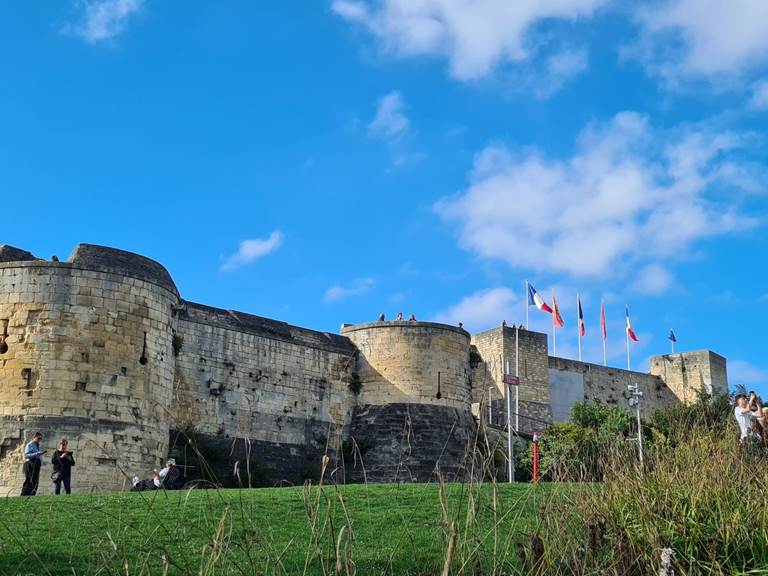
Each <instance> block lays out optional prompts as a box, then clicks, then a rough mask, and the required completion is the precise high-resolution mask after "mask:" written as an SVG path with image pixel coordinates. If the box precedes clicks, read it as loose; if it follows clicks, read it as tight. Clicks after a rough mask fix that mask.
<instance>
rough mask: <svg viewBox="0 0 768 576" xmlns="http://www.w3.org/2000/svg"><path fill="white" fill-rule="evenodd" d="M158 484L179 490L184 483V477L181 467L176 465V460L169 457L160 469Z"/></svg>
mask: <svg viewBox="0 0 768 576" xmlns="http://www.w3.org/2000/svg"><path fill="white" fill-rule="evenodd" d="M158 475H159V476H160V484H161V486H162V487H163V488H165V489H166V490H181V487H182V486H183V485H184V477H183V475H182V473H181V469H179V467H178V466H176V460H174V459H173V458H169V459H168V462H167V463H166V464H165V468H163V469H162V470H160V472H159V474H158Z"/></svg>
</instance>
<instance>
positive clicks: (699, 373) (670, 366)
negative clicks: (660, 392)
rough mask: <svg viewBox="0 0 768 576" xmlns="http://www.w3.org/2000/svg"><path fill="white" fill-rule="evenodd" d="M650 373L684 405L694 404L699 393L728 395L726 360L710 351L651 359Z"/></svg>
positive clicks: (666, 355)
mask: <svg viewBox="0 0 768 576" xmlns="http://www.w3.org/2000/svg"><path fill="white" fill-rule="evenodd" d="M651 373H652V374H656V375H657V376H659V377H660V378H661V379H663V380H664V382H665V383H666V385H667V386H669V388H670V389H671V390H672V391H673V392H674V394H675V396H677V397H678V398H679V399H680V400H681V401H682V402H685V403H690V402H694V401H695V400H696V399H697V398H698V396H699V393H700V392H703V393H705V394H709V395H718V394H726V393H727V392H728V372H727V370H726V365H725V358H723V357H722V356H720V355H719V354H715V353H714V352H711V351H710V350H699V351H696V352H685V353H678V354H664V355H662V356H654V357H652V358H651Z"/></svg>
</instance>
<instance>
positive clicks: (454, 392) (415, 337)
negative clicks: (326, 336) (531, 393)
mask: <svg viewBox="0 0 768 576" xmlns="http://www.w3.org/2000/svg"><path fill="white" fill-rule="evenodd" d="M342 334H343V335H344V336H347V337H348V338H349V339H350V340H351V341H352V343H354V344H355V346H356V348H357V349H358V350H359V352H360V353H359V357H358V363H357V373H358V376H359V380H360V387H361V392H360V396H359V398H358V403H357V406H356V409H355V413H354V415H353V419H352V430H351V436H352V438H353V439H354V441H355V442H356V443H357V444H358V445H359V446H360V447H361V449H360V456H361V457H362V466H358V467H357V468H355V469H354V471H353V476H352V477H353V478H354V479H356V480H368V481H372V482H392V481H416V482H424V481H428V480H430V479H431V478H433V477H434V472H435V469H436V467H438V468H439V469H440V471H441V472H442V473H443V474H444V476H445V477H446V478H448V479H451V480H455V479H459V478H462V477H464V473H465V467H464V462H465V457H466V455H467V450H466V449H467V446H468V444H469V443H470V441H471V439H472V433H473V431H474V420H473V418H472V416H471V408H470V404H471V377H470V366H469V341H470V336H469V334H468V333H467V332H465V331H464V330H462V329H461V328H456V327H453V326H447V325H445V324H436V323H432V322H416V321H395V322H374V323H370V324H359V325H355V326H345V327H342Z"/></svg>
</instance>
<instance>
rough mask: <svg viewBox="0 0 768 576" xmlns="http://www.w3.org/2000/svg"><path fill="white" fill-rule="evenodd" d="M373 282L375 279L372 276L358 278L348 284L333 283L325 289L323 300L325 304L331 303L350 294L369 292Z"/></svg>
mask: <svg viewBox="0 0 768 576" xmlns="http://www.w3.org/2000/svg"><path fill="white" fill-rule="evenodd" d="M375 284H376V281H375V280H374V279H373V278H358V279H357V280H355V281H354V282H352V284H351V285H349V286H342V285H340V284H335V285H333V286H331V287H330V288H328V290H326V291H325V295H324V296H323V300H324V301H325V303H326V304H331V303H332V302H338V301H339V300H343V299H345V298H350V297H352V296H361V295H363V294H366V293H367V292H370V291H371V289H372V288H373V287H374V285H375Z"/></svg>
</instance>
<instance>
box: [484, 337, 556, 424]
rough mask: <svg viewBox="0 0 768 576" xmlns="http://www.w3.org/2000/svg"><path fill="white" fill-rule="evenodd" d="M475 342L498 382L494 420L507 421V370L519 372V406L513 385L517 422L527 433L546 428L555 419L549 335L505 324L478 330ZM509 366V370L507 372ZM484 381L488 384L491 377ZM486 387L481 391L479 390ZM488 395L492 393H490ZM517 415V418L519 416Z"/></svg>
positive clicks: (513, 412) (496, 382) (513, 420)
mask: <svg viewBox="0 0 768 576" xmlns="http://www.w3.org/2000/svg"><path fill="white" fill-rule="evenodd" d="M472 344H473V345H474V346H475V347H476V348H477V350H478V352H479V353H480V355H481V356H482V358H483V361H484V364H486V367H485V368H484V370H485V372H486V374H487V375H490V378H491V380H492V381H493V382H494V383H495V385H496V387H497V390H498V397H494V398H492V411H491V412H492V414H494V424H497V425H505V424H506V390H507V388H508V387H507V386H505V385H504V384H503V375H504V374H505V373H508V374H511V375H514V374H515V373H517V374H518V375H519V378H520V384H519V387H518V390H517V409H515V396H514V394H515V390H514V389H512V394H513V396H512V399H511V405H512V422H513V426H515V425H516V426H517V429H518V430H519V431H520V432H522V433H525V434H531V433H532V432H534V431H537V430H543V429H544V428H546V427H547V426H548V425H549V424H550V423H551V422H552V412H551V408H550V401H549V370H548V368H547V362H548V360H547V358H548V356H547V353H548V352H547V335H546V334H541V333H539V332H532V331H530V330H525V329H522V328H519V329H518V328H513V327H511V326H501V327H498V328H494V329H492V330H487V331H485V332H481V333H480V334H475V335H474V336H473V337H472ZM507 369H508V372H507ZM487 375H483V376H482V378H481V381H482V382H484V385H487V382H488V377H487ZM483 392H484V391H478V394H480V393H483ZM486 395H488V394H486ZM515 416H517V418H515Z"/></svg>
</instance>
